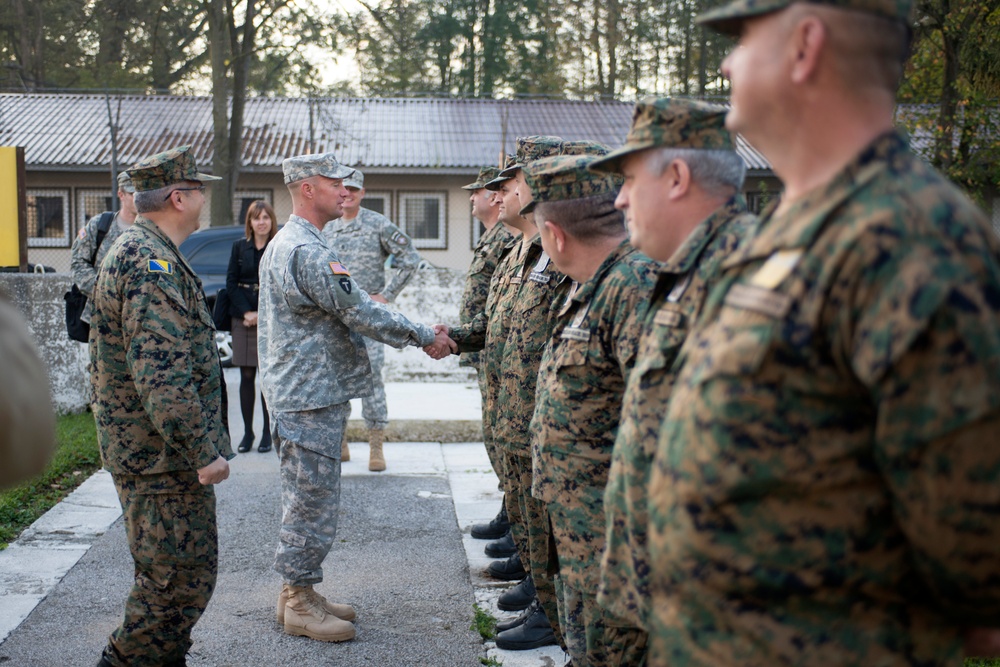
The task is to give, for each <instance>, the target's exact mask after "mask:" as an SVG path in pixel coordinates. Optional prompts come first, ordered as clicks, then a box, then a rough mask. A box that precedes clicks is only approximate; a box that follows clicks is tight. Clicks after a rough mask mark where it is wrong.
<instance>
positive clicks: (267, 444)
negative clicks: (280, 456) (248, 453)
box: [257, 431, 271, 454]
mask: <svg viewBox="0 0 1000 667" xmlns="http://www.w3.org/2000/svg"><path fill="white" fill-rule="evenodd" d="M257 451H258V452H260V453H261V454H263V453H264V452H269V451H271V432H270V431H264V435H263V436H262V437H261V439H260V444H259V445H257Z"/></svg>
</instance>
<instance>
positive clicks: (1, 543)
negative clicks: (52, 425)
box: [0, 412, 101, 549]
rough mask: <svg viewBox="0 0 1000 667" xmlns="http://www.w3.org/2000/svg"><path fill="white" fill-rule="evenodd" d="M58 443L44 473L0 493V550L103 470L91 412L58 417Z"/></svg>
mask: <svg viewBox="0 0 1000 667" xmlns="http://www.w3.org/2000/svg"><path fill="white" fill-rule="evenodd" d="M56 443H57V444H56V452H55V455H54V456H53V457H52V462H51V463H49V467H48V468H46V469H45V472H44V473H42V474H41V475H39V476H38V477H36V478H35V479H33V480H30V481H28V482H25V483H23V484H21V485H20V486H16V487H14V488H12V489H7V490H6V491H2V492H0V549H6V548H7V545H8V543H10V542H11V541H12V540H14V539H16V538H17V536H18V535H19V534H20V533H21V531H22V530H24V529H25V528H27V527H28V526H30V525H31V524H32V523H34V522H35V520H36V519H37V518H38V517H40V516H42V515H43V514H45V513H46V512H47V511H48V510H49V509H51V508H52V507H53V506H54V505H55V504H56V503H58V502H59V501H60V500H62V499H63V498H65V497H66V496H67V495H69V493H70V492H71V491H72V490H73V489H75V488H76V487H78V486H79V485H80V484H82V483H83V482H84V481H85V480H86V479H87V478H88V477H90V476H91V475H92V474H93V473H94V472H95V471H96V470H97V469H98V468H100V467H101V453H100V450H99V449H98V447H97V430H96V428H95V427H94V416H93V415H92V414H90V413H89V412H84V413H82V414H78V415H63V416H61V417H59V418H58V419H57V420H56Z"/></svg>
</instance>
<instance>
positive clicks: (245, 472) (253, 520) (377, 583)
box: [0, 371, 567, 667]
mask: <svg viewBox="0 0 1000 667" xmlns="http://www.w3.org/2000/svg"><path fill="white" fill-rule="evenodd" d="M226 375H227V381H228V384H229V386H230V396H232V397H234V398H235V397H236V396H237V393H236V388H237V387H236V383H237V382H238V375H237V374H236V372H235V371H227V373H226ZM387 395H388V404H389V410H390V417H391V419H397V416H398V419H397V421H404V420H412V421H414V422H419V421H421V420H425V421H438V422H449V421H450V422H457V423H463V422H464V425H463V426H462V427H461V428H467V427H468V424H471V423H474V422H475V421H477V420H478V419H479V418H480V415H479V400H478V397H479V392H478V388H477V387H475V386H474V385H465V384H419V385H409V384H406V385H393V384H390V385H388V386H387ZM473 398H474V400H472V399H473ZM230 412H231V414H230V424H231V425H232V426H233V428H232V431H233V435H234V439H236V440H238V438H239V435H241V434H240V433H239V431H240V429H241V421H240V417H239V415H238V406H237V405H231V410H230ZM354 416H355V417H360V405H357V406H355V409H354ZM257 422H258V426H257V429H256V430H257V432H258V433H259V432H260V426H259V422H260V415H259V407H258V415H257ZM351 450H352V460H351V461H350V462H348V463H346V464H344V466H343V482H342V507H341V512H340V526H339V529H338V543H337V544H336V545H335V546H334V549H333V550H332V551H331V553H330V556H329V557H328V558H327V560H326V562H325V564H324V565H325V569H326V580H325V581H324V582H323V584H321V585H320V586H319V589H320V590H321V591H323V592H324V593H325V594H327V595H329V596H330V597H332V598H334V599H338V600H343V601H347V602H350V603H352V604H354V605H355V607H356V608H357V610H358V616H359V618H358V621H357V627H358V636H357V638H356V639H355V640H354V641H352V642H347V643H344V644H324V643H321V642H314V641H310V640H306V639H302V638H293V637H288V636H286V635H284V634H283V633H282V632H281V631H280V629H279V628H278V626H277V624H276V623H275V621H274V609H273V606H274V599H275V598H276V595H277V591H278V590H279V588H280V579H279V577H278V576H277V574H275V573H274V572H273V571H272V570H271V562H272V560H273V555H274V540H275V534H276V533H277V525H278V520H279V513H280V494H279V488H278V477H277V469H278V466H277V457H275V456H274V454H273V453H271V454H259V453H257V452H256V451H254V452H250V453H248V454H244V455H240V456H237V458H236V459H235V460H234V461H233V462H232V474H231V477H230V479H229V480H227V481H226V482H224V483H223V484H221V485H219V486H218V512H219V526H220V574H219V584H218V587H217V589H216V593H215V596H214V597H213V599H212V602H211V604H210V605H209V607H208V610H207V611H206V613H205V615H204V616H203V618H202V620H201V621H200V622H199V624H198V626H197V627H196V629H195V635H194V639H195V643H194V646H193V648H192V650H191V653H190V654H189V664H190V665H213V666H221V665H240V666H241V667H242V666H247V665H275V664H292V663H295V662H300V664H316V665H326V664H337V665H366V666H367V665H378V666H381V665H414V666H417V665H422V666H423V665H429V666H440V667H448V666H451V665H456V666H458V665H478V664H480V658H483V657H484V656H488V657H494V658H496V659H497V660H498V661H500V662H501V663H502V664H503V665H505V666H506V667H520V666H522V665H523V666H525V667H528V666H531V667H535V666H539V667H542V666H546V667H552V666H554V665H562V664H564V663H566V662H567V658H566V656H565V654H564V653H563V652H562V651H561V650H559V649H557V648H554V647H549V648H546V649H537V650H533V651H523V652H510V651H500V650H498V649H496V648H495V646H494V645H493V643H492V642H486V643H483V642H482V640H481V639H480V637H479V636H478V634H476V633H474V632H473V631H471V630H470V629H469V626H470V624H471V622H472V617H473V603H478V604H479V605H480V606H481V607H483V608H484V609H486V610H488V611H490V612H491V613H493V614H494V615H495V616H497V617H498V618H509V617H510V616H511V614H507V613H505V612H500V611H498V610H497V609H496V604H495V601H496V597H497V596H498V595H499V594H500V593H502V592H503V591H504V590H506V589H507V588H508V587H509V586H510V584H508V583H503V582H496V581H494V580H492V579H490V578H489V577H487V576H485V575H484V573H483V571H484V569H485V567H486V566H487V565H488V564H489V562H490V559H488V558H486V556H485V555H484V554H483V551H482V549H483V546H484V545H485V543H484V542H483V541H480V540H473V539H472V538H471V537H470V536H469V528H470V526H471V525H472V524H473V523H478V522H481V521H486V520H489V519H490V518H492V517H493V515H494V514H495V513H496V511H497V509H498V507H499V502H500V495H499V493H498V492H497V490H496V488H497V480H496V476H495V475H494V473H493V471H492V469H491V468H490V466H489V462H488V460H487V457H486V453H485V450H484V448H483V446H482V444H481V443H476V442H465V443H459V442H453V443H447V444H443V443H441V442H399V443H388V444H387V445H386V458H387V461H388V470H387V471H386V472H385V473H370V472H368V470H367V459H368V447H367V444H366V443H362V442H355V443H352V447H351ZM119 517H120V507H119V505H118V500H117V497H116V495H115V493H114V489H113V487H112V484H111V480H110V476H109V475H108V474H107V473H104V472H99V473H97V474H95V475H94V476H93V477H92V478H90V479H89V480H87V481H86V482H85V483H84V484H83V485H82V486H81V487H80V488H78V489H77V490H76V491H75V492H74V493H73V494H71V495H70V496H69V497H68V498H67V499H66V500H65V501H63V502H62V503H60V504H59V505H58V506H57V507H55V508H53V509H52V510H51V511H50V512H49V513H47V514H46V515H45V516H44V517H42V518H41V519H39V520H38V521H37V522H36V523H35V524H33V525H32V526H31V527H30V528H29V529H28V530H26V531H25V532H24V533H23V534H22V536H21V537H20V538H19V539H18V540H17V541H16V542H15V543H13V544H12V545H11V546H10V547H8V549H6V550H5V551H2V552H0V663H2V662H8V661H9V664H12V665H25V666H34V665H37V666H39V667H41V666H49V665H92V664H94V663H95V662H96V661H97V657H98V655H99V653H100V650H101V648H102V647H103V644H104V642H105V639H106V636H107V634H108V633H109V632H110V631H111V630H112V629H113V628H114V627H115V626H116V625H117V623H118V622H119V621H120V617H121V612H122V606H123V602H124V599H125V596H126V595H127V592H128V588H129V586H130V584H131V561H130V558H129V555H128V549H127V544H126V542H125V536H124V530H123V528H122V526H121V523H120V520H119Z"/></svg>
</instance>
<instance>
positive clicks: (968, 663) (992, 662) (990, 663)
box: [965, 658, 1000, 667]
mask: <svg viewBox="0 0 1000 667" xmlns="http://www.w3.org/2000/svg"><path fill="white" fill-rule="evenodd" d="M965 667H1000V658H966V659H965Z"/></svg>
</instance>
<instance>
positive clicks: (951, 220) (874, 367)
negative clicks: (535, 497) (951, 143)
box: [649, 0, 1000, 665]
mask: <svg viewBox="0 0 1000 667" xmlns="http://www.w3.org/2000/svg"><path fill="white" fill-rule="evenodd" d="M909 13H910V2H909V1H908V0H826V1H825V2H823V3H822V4H820V3H818V2H789V1H788V0H775V1H771V2H759V1H751V0H739V1H738V2H734V3H729V4H727V5H725V6H723V7H721V8H719V9H717V10H715V11H712V12H709V13H708V14H706V15H704V16H703V17H701V21H702V22H703V23H705V24H707V25H709V26H710V27H714V28H717V29H720V30H723V31H725V32H727V33H731V34H735V35H738V37H739V48H737V49H736V50H734V51H733V52H732V53H731V54H730V55H729V56H728V57H727V58H726V59H725V61H724V63H723V73H724V74H725V75H727V76H728V77H729V79H730V81H731V82H732V110H731V111H730V112H729V114H728V116H727V118H726V125H727V127H728V128H729V129H731V130H733V131H736V132H740V133H741V134H743V136H745V137H746V139H747V140H748V141H749V142H750V143H752V144H753V145H754V146H756V147H757V148H759V149H760V150H761V151H762V152H763V153H764V155H766V156H767V158H768V159H769V160H770V162H771V164H772V165H773V167H774V170H775V173H776V174H777V175H778V176H779V177H780V178H781V179H782V181H784V183H785V191H784V194H783V196H782V199H781V201H780V202H779V203H777V205H776V206H775V207H773V208H771V209H769V210H768V211H766V212H765V213H764V214H763V217H762V219H761V222H760V223H759V225H758V226H757V227H756V229H755V230H754V231H753V233H752V234H751V235H750V236H749V237H748V238H747V240H746V241H745V242H744V243H743V244H742V245H741V247H740V250H739V251H738V252H737V253H736V254H735V255H734V256H732V257H730V258H728V259H727V260H725V261H724V262H723V264H722V274H721V276H720V278H719V282H718V284H717V286H716V287H715V288H714V289H712V291H711V292H710V293H709V296H708V300H707V302H706V304H705V307H704V310H703V313H702V316H701V318H700V319H699V321H698V322H697V323H696V325H695V327H694V328H693V330H692V332H691V333H690V334H689V336H688V340H687V341H686V342H685V344H684V346H683V347H682V348H681V351H680V354H679V357H678V364H682V367H681V370H680V373H679V375H678V377H677V380H676V382H675V386H674V390H673V394H672V396H671V400H670V404H669V406H668V409H667V415H666V418H665V420H664V425H663V430H662V433H661V438H660V443H659V447H658V450H657V452H656V457H655V460H654V468H653V473H652V476H651V480H650V487H649V501H650V506H649V509H650V519H649V550H650V561H651V570H652V572H651V575H650V591H651V595H652V603H653V614H652V624H653V629H652V633H651V653H650V657H651V661H650V662H651V664H653V665H668V664H669V665H690V664H704V665H707V664H711V665H777V664H781V665H815V664H831V665H832V664H838V665H842V664H866V665H902V664H907V665H914V664H920V665H956V664H961V660H962V655H963V652H965V653H966V654H968V653H969V652H972V653H973V654H974V653H976V652H978V650H977V648H976V647H975V646H974V645H973V644H972V643H969V644H967V645H966V646H967V647H966V648H965V649H963V639H964V640H975V639H976V638H977V637H978V635H979V633H978V632H970V630H971V629H972V628H973V627H974V626H977V625H985V626H996V625H997V624H1000V565H998V563H1000V483H998V482H1000V480H998V476H997V470H998V464H1000V450H998V448H997V447H996V445H995V443H997V442H1000V298H998V295H1000V243H998V240H997V238H996V235H995V234H994V233H993V232H992V230H990V228H989V226H988V223H987V221H986V219H985V216H984V215H983V214H982V213H981V212H980V211H979V210H978V209H977V208H976V207H975V206H974V205H973V204H972V203H971V202H970V201H969V200H968V199H967V198H966V197H965V195H963V194H962V193H961V192H960V191H959V190H958V189H957V188H956V187H955V186H954V185H952V184H951V183H949V182H948V181H947V180H945V179H944V178H943V177H942V176H941V175H940V174H938V173H937V172H935V171H934V170H933V169H932V168H931V167H929V166H928V165H926V164H925V163H923V162H921V160H920V159H919V158H917V157H916V156H915V155H914V154H912V153H911V152H910V151H909V149H908V148H907V146H906V141H905V140H904V139H903V137H902V136H900V135H899V134H898V133H897V132H896V131H895V130H894V129H893V124H892V121H893V109H894V92H895V88H896V85H897V83H898V81H899V79H900V76H901V73H902V70H903V63H904V58H905V53H906V50H907V49H906V47H907V41H908V25H907V23H908V17H909ZM987 634H988V633H987Z"/></svg>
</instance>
